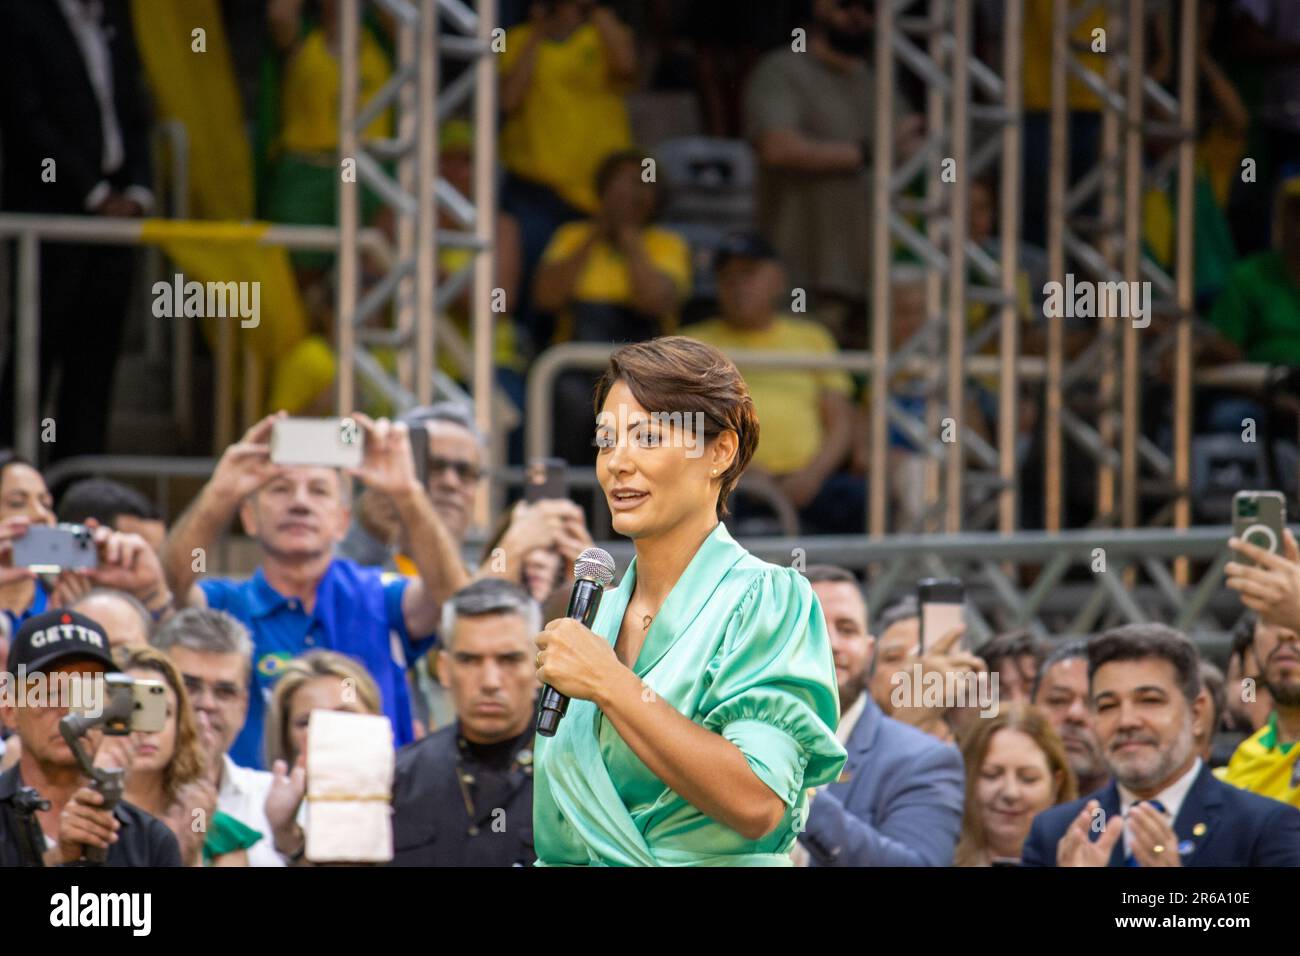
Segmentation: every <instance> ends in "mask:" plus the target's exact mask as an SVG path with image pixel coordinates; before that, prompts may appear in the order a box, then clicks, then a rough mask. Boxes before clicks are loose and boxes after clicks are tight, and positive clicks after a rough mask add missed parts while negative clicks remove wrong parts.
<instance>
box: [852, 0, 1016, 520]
mask: <svg viewBox="0 0 1300 956" xmlns="http://www.w3.org/2000/svg"><path fill="white" fill-rule="evenodd" d="M974 6H975V3H974V2H972V0H956V2H954V3H929V4H926V3H923V2H920V0H878V3H877V7H876V52H875V63H876V73H877V78H878V79H877V101H878V102H879V103H881V104H889V103H892V102H893V101H894V89H895V85H896V83H897V76H896V74H897V72H898V71H899V70H900V69H907V70H910V71H911V72H913V73H914V74H916V75H917V76H918V77H919V78H920V79H921V81H922V82H923V83H924V86H925V89H926V102H925V118H926V124H925V128H926V138H925V140H924V143H923V145H922V146H921V147H920V148H919V149H918V150H917V151H916V152H914V153H913V154H912V155H911V156H910V157H907V158H906V159H904V160H903V161H902V162H901V163H897V164H896V163H895V150H894V145H895V135H896V133H895V127H894V124H895V122H896V119H897V118H896V117H894V116H893V115H892V111H891V110H889V109H887V108H881V109H878V110H877V113H876V129H875V156H874V174H873V193H874V204H873V209H874V230H875V231H874V235H873V237H872V245H873V251H872V269H871V279H872V290H871V314H872V316H873V317H874V319H873V322H872V333H871V334H872V339H871V355H872V358H873V368H872V372H871V421H870V441H871V460H872V461H873V462H877V463H880V464H879V465H878V466H877V467H875V468H873V474H872V480H871V482H870V494H869V498H868V503H867V518H868V529H869V531H870V534H871V535H872V536H873V537H880V536H882V535H884V534H885V533H886V531H887V530H890V529H889V528H888V523H887V520H886V517H887V503H888V500H889V490H888V487H887V486H888V477H887V475H886V471H887V469H886V468H885V467H884V463H885V462H886V461H887V447H888V427H889V426H890V425H893V426H894V427H896V428H898V429H899V430H900V431H901V432H903V433H904V434H905V435H907V436H908V437H909V439H910V440H911V441H912V443H913V445H914V447H916V448H918V449H920V453H921V454H922V455H923V456H924V496H925V514H924V517H923V519H922V520H921V521H920V522H919V524H920V525H921V527H907V526H905V525H902V526H899V527H896V528H894V529H893V530H898V531H922V530H926V531H934V530H938V528H939V526H942V528H943V530H945V531H947V532H950V533H951V532H957V531H960V530H962V529H963V528H978V527H988V526H991V525H993V524H994V523H996V526H997V527H998V528H999V529H1001V530H1003V531H1011V530H1012V529H1013V528H1014V526H1015V514H1016V463H1015V444H1016V441H1015V439H1016V434H1015V414H1014V409H1015V407H1016V400H1017V399H1016V395H1017V391H1016V390H1017V380H1016V370H1015V359H1016V353H1017V349H1018V342H1017V332H1018V329H1017V322H1016V311H1015V310H1016V274H1017V268H1018V263H1017V256H1018V241H1017V237H1018V235H1019V231H1020V229H1019V223H1020V210H1019V201H1018V199H1019V188H1020V130H1021V107H1020V103H1021V76H1020V72H1021V71H1020V57H1021V48H1020V43H1019V42H1018V38H1019V33H1020V24H1021V17H1022V0H1007V3H1006V12H1005V24H1006V35H1007V37H1009V38H1014V41H1013V42H1007V43H1005V44H1004V45H1003V46H1004V49H1003V53H1002V63H1001V64H1000V66H999V67H998V68H997V69H995V68H994V67H993V66H991V65H990V64H988V63H984V62H982V61H981V60H979V59H978V58H977V57H976V56H975V54H974V52H973V51H972V45H973V44H972V38H973V34H974V30H973V24H972V16H973V8H974ZM927 7H928V10H927V9H926V8H927ZM918 11H919V13H918ZM994 164H999V169H1000V187H999V194H1000V202H1001V207H1000V211H999V217H998V218H999V225H1000V229H1001V233H1002V235H1001V242H1000V245H999V248H998V255H997V257H996V258H994V257H993V256H991V255H989V254H988V252H987V251H985V250H984V249H982V248H980V247H979V246H978V245H976V244H975V243H973V242H971V241H970V239H969V236H968V231H969V230H968V222H967V216H968V208H969V207H968V204H969V196H970V183H971V182H972V180H974V179H977V178H979V177H980V176H982V175H984V174H985V173H986V172H987V171H988V170H989V169H990V168H991V167H992V166H993V165H994ZM918 177H920V178H921V180H922V182H923V185H924V194H923V196H921V197H914V196H909V195H908V192H909V190H910V189H911V188H912V185H913V184H914V183H915V182H916V181H917V179H918ZM945 180H947V181H945ZM895 244H898V245H901V246H902V247H904V248H906V249H908V250H909V251H910V252H911V253H913V254H914V255H915V256H916V258H917V259H918V260H919V261H920V264H921V268H922V269H924V271H925V276H926V283H925V285H926V323H925V325H924V327H923V328H922V329H921V331H920V332H918V333H917V334H916V335H915V336H913V337H912V338H911V339H909V340H908V342H906V343H895V342H891V341H890V333H889V325H890V324H889V322H888V321H887V320H886V319H885V318H884V317H886V316H889V315H890V314H891V308H890V303H891V290H890V271H891V260H892V252H893V248H894V246H895ZM954 251H955V254H954ZM969 271H973V272H974V273H976V274H977V275H979V276H980V277H981V279H982V280H983V281H985V282H987V285H985V286H978V287H977V286H972V285H971V284H970V282H969V275H968V272H969ZM975 302H980V303H984V304H986V305H988V306H989V307H990V311H989V315H990V319H989V321H988V322H986V323H985V324H984V326H983V327H981V328H979V329H976V330H974V334H972V335H970V336H969V337H968V335H967V331H968V330H967V312H968V306H969V304H971V303H975ZM994 342H996V343H997V349H998V353H999V355H1000V357H1001V360H1002V361H1001V363H1000V372H999V375H998V379H999V386H998V408H999V423H1000V424H999V427H998V432H997V434H996V435H995V436H993V441H992V442H990V441H987V440H985V439H984V438H983V437H982V436H981V435H980V434H979V433H978V432H977V431H976V430H975V429H974V428H972V427H971V425H970V423H968V422H966V421H965V420H964V416H963V410H964V409H965V407H966V404H967V396H968V381H969V370H968V368H967V364H968V363H967V359H968V357H969V356H971V355H973V354H974V353H976V352H979V351H981V350H983V349H985V348H986V347H989V346H991V344H992V343H994ZM898 345H901V348H899V349H898V351H897V352H894V353H893V354H891V351H890V350H891V348H893V347H895V346H898ZM918 353H920V354H928V355H929V356H930V357H931V358H932V362H931V365H930V367H931V369H932V373H931V374H930V375H929V376H928V377H927V378H926V380H925V381H924V383H923V385H922V387H921V394H923V395H924V397H925V402H924V405H925V411H924V413H923V414H915V413H909V412H908V411H907V410H906V409H905V408H904V407H903V406H902V405H901V404H900V403H899V402H898V401H896V400H895V398H894V397H893V396H892V395H891V391H892V389H891V380H894V378H895V375H896V374H897V371H898V369H899V368H900V366H901V364H902V363H904V362H906V361H908V360H909V359H911V358H913V357H915V356H916V355H917V354H918ZM947 418H951V419H952V424H953V425H955V428H946V427H945V422H944V420H945V419H947ZM945 432H947V433H948V434H946V435H945ZM945 438H946V439H950V440H942V439H945Z"/></svg>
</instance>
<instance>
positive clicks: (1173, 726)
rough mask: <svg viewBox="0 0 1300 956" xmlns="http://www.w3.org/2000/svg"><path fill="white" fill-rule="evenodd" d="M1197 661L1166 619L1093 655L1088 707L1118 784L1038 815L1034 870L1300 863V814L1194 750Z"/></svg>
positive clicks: (1201, 716) (1201, 699)
mask: <svg viewBox="0 0 1300 956" xmlns="http://www.w3.org/2000/svg"><path fill="white" fill-rule="evenodd" d="M1199 666H1200V661H1199V656H1198V655H1197V653H1196V647H1195V645H1193V644H1192V642H1191V641H1189V640H1188V639H1187V638H1186V637H1185V636H1184V635H1182V634H1181V633H1179V632H1178V631H1175V630H1173V629H1172V628H1169V627H1165V626H1164V625H1161V624H1130V625H1127V626H1125V627H1119V628H1115V629H1113V630H1110V631H1107V632H1106V633H1105V634H1103V635H1101V636H1100V637H1098V638H1096V639H1094V640H1093V641H1092V642H1091V644H1090V645H1089V648H1088V679H1089V687H1090V692H1091V695H1092V709H1093V713H1094V714H1095V717H1096V730H1097V736H1098V739H1099V740H1100V741H1101V746H1102V752H1103V754H1104V756H1105V760H1106V764H1107V767H1108V769H1109V770H1110V773H1111V775H1112V777H1113V778H1114V780H1113V782H1112V783H1111V784H1110V785H1109V786H1107V787H1106V788H1104V789H1102V790H1098V791H1097V792H1096V793H1093V794H1091V795H1090V796H1087V797H1084V798H1082V799H1080V800H1075V801H1073V802H1071V803H1066V804H1062V805H1060V806H1056V807H1052V808H1051V809H1049V810H1045V811H1044V812H1042V813H1040V814H1039V815H1038V816H1037V817H1035V818H1034V823H1033V826H1032V827H1031V829H1030V831H1029V838H1028V839H1027V840H1026V841H1025V849H1024V856H1023V858H1022V859H1023V863H1024V865H1026V866H1053V865H1055V866H1300V811H1297V810H1296V809H1295V808H1294V807H1289V806H1287V805H1286V804H1284V803H1281V802H1279V801H1277V800H1270V799H1268V798H1267V797H1260V796H1256V795H1255V794H1253V793H1247V792H1246V791H1244V790H1238V789H1237V788H1236V787H1233V786H1230V785H1229V784H1226V783H1222V782H1220V781H1219V780H1217V779H1216V778H1215V777H1214V775H1213V774H1211V773H1210V768H1209V767H1207V766H1205V765H1204V764H1203V763H1202V761H1201V758H1200V756H1199V755H1198V753H1197V748H1196V744H1195V738H1196V736H1197V734H1198V732H1199V731H1202V730H1204V729H1205V727H1204V724H1205V722H1206V721H1207V720H1208V719H1209V716H1210V715H1209V701H1208V698H1207V696H1206V695H1204V694H1202V693H1201V679H1200V672H1199Z"/></svg>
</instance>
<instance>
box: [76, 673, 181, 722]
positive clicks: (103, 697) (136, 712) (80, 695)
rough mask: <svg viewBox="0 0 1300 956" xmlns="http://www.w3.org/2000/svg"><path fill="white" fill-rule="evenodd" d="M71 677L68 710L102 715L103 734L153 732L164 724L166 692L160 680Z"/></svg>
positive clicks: (109, 675) (105, 676)
mask: <svg viewBox="0 0 1300 956" xmlns="http://www.w3.org/2000/svg"><path fill="white" fill-rule="evenodd" d="M71 678H72V681H71V683H73V684H74V685H76V686H75V687H74V688H73V689H72V696H71V699H70V700H69V705H70V706H69V707H68V710H69V712H71V713H78V714H86V715H88V716H91V717H98V716H99V715H101V714H104V715H105V718H106V719H105V720H104V724H103V727H104V733H106V734H109V735H110V736H124V735H126V734H129V733H134V732H135V731H140V732H142V733H147V734H156V733H158V732H159V731H161V730H162V729H163V728H165V727H166V726H167V692H166V690H164V689H163V684H162V681H157V680H137V679H135V678H133V677H128V676H127V675H125V674H95V675H93V676H91V675H83V674H73V675H71Z"/></svg>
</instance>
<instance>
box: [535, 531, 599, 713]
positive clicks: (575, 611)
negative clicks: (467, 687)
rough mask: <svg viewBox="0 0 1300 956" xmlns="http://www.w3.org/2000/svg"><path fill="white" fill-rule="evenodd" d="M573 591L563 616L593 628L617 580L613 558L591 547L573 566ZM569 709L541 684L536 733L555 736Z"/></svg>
mask: <svg viewBox="0 0 1300 956" xmlns="http://www.w3.org/2000/svg"><path fill="white" fill-rule="evenodd" d="M573 576H574V577H575V578H577V580H576V581H574V582H573V590H572V591H571V592H570V593H569V610H568V612H567V613H566V614H565V615H564V616H565V617H571V618H573V619H574V620H575V621H581V622H582V626H583V627H591V625H592V622H593V621H595V620H596V611H597V610H599V609H600V596H601V594H603V593H604V591H605V587H606V586H607V585H608V584H609V582H611V581H613V580H614V559H613V558H611V557H610V556H609V552H608V551H605V550H602V549H601V548H588V549H587V550H586V551H584V552H582V554H580V555H578V560H577V561H575V562H574V563H573ZM568 709H569V698H567V697H565V696H564V695H563V694H561V693H560V692H559V691H558V690H556V689H555V688H554V687H552V686H551V685H550V684H543V685H542V698H541V710H540V711H539V712H538V714H537V732H538V733H539V734H541V735H542V736H543V737H554V736H555V731H556V730H558V729H559V727H560V718H561V717H563V716H564V712H565V711H566V710H568Z"/></svg>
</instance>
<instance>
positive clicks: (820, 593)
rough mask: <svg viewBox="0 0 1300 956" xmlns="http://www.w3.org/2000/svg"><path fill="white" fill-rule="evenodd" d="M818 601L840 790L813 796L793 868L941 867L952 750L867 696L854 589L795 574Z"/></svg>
mask: <svg viewBox="0 0 1300 956" xmlns="http://www.w3.org/2000/svg"><path fill="white" fill-rule="evenodd" d="M804 573H805V574H806V576H807V577H808V579H809V581H811V582H812V586H813V591H814V592H815V593H816V595H817V598H818V600H819V601H820V602H821V606H822V613H823V614H825V616H826V624H827V629H828V630H829V631H830V635H831V650H832V653H833V655H834V660H835V676H836V681H837V683H838V685H839V694H840V713H841V714H842V717H841V720H840V727H839V736H840V741H841V743H843V744H844V746H845V749H846V750H847V751H848V753H849V759H848V763H847V764H845V768H844V773H843V774H842V775H841V778H840V781H839V782H837V783H833V784H829V785H828V786H826V787H822V788H820V789H819V790H817V791H815V792H814V796H813V797H812V800H811V802H810V804H809V812H808V820H807V823H806V825H805V827H804V830H803V832H802V833H800V834H799V846H798V847H797V848H796V852H795V854H794V856H795V859H796V862H798V863H803V862H805V860H804V857H805V855H806V857H807V860H806V862H807V863H808V865H810V866H950V865H951V864H952V856H953V850H954V848H955V847H956V845H957V837H958V835H959V834H960V831H961V812H962V799H963V776H962V762H961V755H960V754H959V753H958V752H957V748H956V747H953V746H950V745H947V744H944V743H941V742H940V741H939V740H937V739H936V738H934V737H932V736H931V735H929V734H927V733H925V732H923V731H920V730H917V729H916V728H915V727H911V726H909V725H907V724H904V723H902V722H901V721H897V720H894V719H893V718H892V717H886V716H885V714H884V712H883V711H881V709H880V707H879V705H877V704H876V702H875V701H874V700H872V697H871V694H870V693H868V692H867V690H866V685H867V680H868V670H869V665H870V663H871V660H872V651H873V649H874V643H875V639H874V638H873V637H872V636H871V635H870V634H869V633H868V632H867V605H866V602H865V601H864V600H863V597H862V590H861V588H860V587H859V586H858V582H857V580H856V579H855V578H854V577H853V575H852V574H850V573H849V572H848V571H846V570H844V569H843V568H836V567H831V566H829V565H818V566H814V567H811V568H809V569H808V570H807V571H806V572H804Z"/></svg>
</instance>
